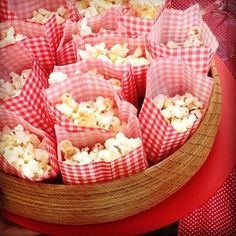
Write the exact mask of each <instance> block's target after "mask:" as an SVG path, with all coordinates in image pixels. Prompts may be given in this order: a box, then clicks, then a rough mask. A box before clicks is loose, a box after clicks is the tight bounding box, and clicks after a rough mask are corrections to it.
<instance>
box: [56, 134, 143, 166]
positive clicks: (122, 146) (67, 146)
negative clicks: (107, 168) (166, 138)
mask: <svg viewBox="0 0 236 236" xmlns="http://www.w3.org/2000/svg"><path fill="white" fill-rule="evenodd" d="M141 145H142V143H141V139H140V138H127V137H126V136H125V135H124V134H123V133H121V132H119V133H117V135H116V137H115V138H110V139H107V140H106V142H105V143H104V144H101V143H96V144H95V145H94V146H93V147H92V148H89V147H85V148H82V149H79V148H77V147H74V146H73V145H72V143H71V142H70V141H69V140H64V141H62V142H61V143H60V150H61V152H62V153H63V156H64V161H63V162H64V163H67V164H71V165H85V164H89V163H92V162H100V161H105V162H111V161H114V160H116V159H118V158H120V157H123V156H125V155H127V154H128V153H129V152H131V151H133V150H134V149H136V148H138V147H139V146H141ZM68 151H70V155H68Z"/></svg>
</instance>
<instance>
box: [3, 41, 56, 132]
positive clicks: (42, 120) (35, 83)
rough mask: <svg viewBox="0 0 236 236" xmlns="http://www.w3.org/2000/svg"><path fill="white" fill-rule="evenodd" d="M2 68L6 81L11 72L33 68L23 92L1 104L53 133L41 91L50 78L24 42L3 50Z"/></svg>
mask: <svg viewBox="0 0 236 236" xmlns="http://www.w3.org/2000/svg"><path fill="white" fill-rule="evenodd" d="M0 68H1V70H0V77H1V78H2V79H4V80H6V81H9V80H10V76H9V73H11V72H16V73H18V74H20V73H21V72H22V71H23V70H24V69H31V73H30V74H29V76H28V78H27V79H26V82H25V85H24V87H23V89H22V92H21V94H20V95H19V96H16V97H13V98H10V99H8V100H4V101H3V100H0V104H1V105H3V106H4V107H5V108H6V109H9V110H12V111H14V112H15V113H16V114H17V115H19V116H22V117H23V118H24V119H25V120H26V121H27V122H29V123H30V124H32V125H34V126H35V127H37V128H40V129H43V130H44V131H46V132H48V133H49V134H50V135H53V134H54V128H53V125H52V122H51V121H50V116H49V115H48V114H47V112H46V111H47V110H46V107H45V105H44V102H43V101H44V100H43V96H42V93H41V90H42V89H44V88H47V87H48V78H47V74H46V73H45V71H44V69H43V68H42V67H41V66H40V65H39V63H38V62H37V61H36V60H34V59H33V58H32V57H31V56H30V55H29V53H28V52H27V50H26V49H25V48H24V47H23V45H22V44H15V45H13V46H11V47H6V48H4V49H2V50H1V57H0Z"/></svg>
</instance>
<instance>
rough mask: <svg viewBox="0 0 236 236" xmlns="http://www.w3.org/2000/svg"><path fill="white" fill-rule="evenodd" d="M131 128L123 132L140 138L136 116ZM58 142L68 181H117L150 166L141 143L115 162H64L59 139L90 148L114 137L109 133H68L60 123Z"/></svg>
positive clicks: (63, 176) (77, 182) (63, 172)
mask: <svg viewBox="0 0 236 236" xmlns="http://www.w3.org/2000/svg"><path fill="white" fill-rule="evenodd" d="M129 123H130V124H132V128H131V127H130V128H128V129H126V130H125V131H124V134H125V135H126V136H127V137H129V138H137V137H140V135H139V123H138V119H137V117H135V116H132V117H131V119H130V122H129ZM55 130H56V136H57V142H58V160H59V166H60V170H61V173H62V178H63V182H64V183H65V184H88V183H97V182H105V181H109V180H115V179H119V178H122V177H128V176H131V175H134V174H136V173H138V172H140V171H143V170H144V169H146V168H147V166H148V165H147V161H146V158H145V153H144V150H143V147H142V146H140V147H138V148H136V149H135V150H133V151H131V152H130V153H128V154H127V155H126V156H123V157H120V158H118V159H117V160H115V161H112V162H94V163H90V164H86V165H70V164H66V163H63V160H64V159H63V156H62V153H61V151H60V142H61V141H62V140H65V139H67V140H70V141H71V142H72V144H73V145H74V146H76V147H79V148H83V147H87V146H89V147H91V146H93V145H94V144H95V143H98V142H100V143H104V142H105V140H106V139H108V138H111V136H110V137H109V136H108V135H107V134H101V133H100V132H96V131H86V132H74V133H72V132H67V131H65V130H64V129H63V128H61V127H59V126H55Z"/></svg>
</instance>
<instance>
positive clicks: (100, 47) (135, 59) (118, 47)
mask: <svg viewBox="0 0 236 236" xmlns="http://www.w3.org/2000/svg"><path fill="white" fill-rule="evenodd" d="M129 52H130V50H129V48H128V44H127V43H126V42H125V43H122V44H119V43H117V44H115V45H114V46H113V47H112V48H111V49H110V50H109V49H107V48H106V44H105V43H99V44H96V45H94V46H92V45H90V44H85V50H81V49H78V53H79V55H80V57H81V59H82V60H92V59H94V58H96V59H101V60H104V61H107V62H109V63H114V64H115V65H124V64H128V63H130V64H131V65H132V66H139V65H147V64H149V60H148V59H147V58H145V57H143V54H144V52H143V50H142V48H141V47H140V46H139V47H137V48H136V50H135V51H134V52H133V54H130V55H129Z"/></svg>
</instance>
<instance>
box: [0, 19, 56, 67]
mask: <svg viewBox="0 0 236 236" xmlns="http://www.w3.org/2000/svg"><path fill="white" fill-rule="evenodd" d="M53 20H55V19H54V18H51V19H50V21H53ZM0 31H1V35H2V37H1V40H0V50H1V53H2V50H3V49H4V48H6V47H11V46H12V45H13V44H16V43H17V44H23V45H24V47H25V48H26V49H27V51H28V52H29V53H30V55H32V56H33V57H34V58H36V59H37V60H38V61H39V62H40V64H41V65H42V66H44V67H45V69H46V70H48V71H50V70H52V68H53V66H54V65H55V64H56V59H55V54H54V49H53V47H52V43H51V42H52V41H50V40H49V37H48V34H47V31H46V30H45V26H44V25H38V24H35V23H32V22H26V21H23V20H10V21H6V22H2V23H0Z"/></svg>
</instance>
